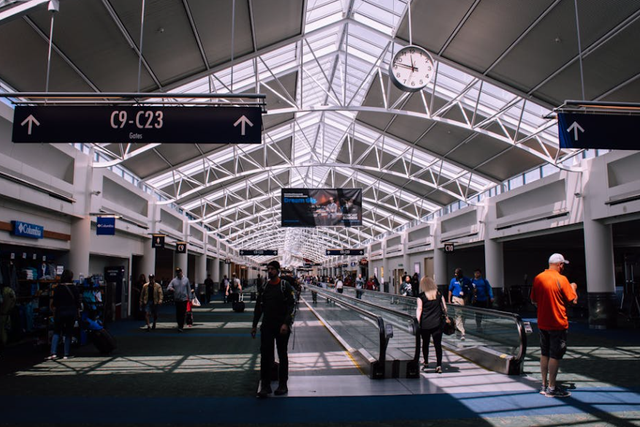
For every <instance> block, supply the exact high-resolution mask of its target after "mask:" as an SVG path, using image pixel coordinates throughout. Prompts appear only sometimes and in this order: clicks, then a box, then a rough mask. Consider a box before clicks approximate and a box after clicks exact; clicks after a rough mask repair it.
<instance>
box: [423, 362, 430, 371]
mask: <svg viewBox="0 0 640 427" xmlns="http://www.w3.org/2000/svg"><path fill="white" fill-rule="evenodd" d="M427 369H429V365H427V364H426V363H425V364H424V365H422V372H427Z"/></svg>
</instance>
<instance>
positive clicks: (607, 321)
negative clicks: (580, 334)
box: [578, 209, 616, 329]
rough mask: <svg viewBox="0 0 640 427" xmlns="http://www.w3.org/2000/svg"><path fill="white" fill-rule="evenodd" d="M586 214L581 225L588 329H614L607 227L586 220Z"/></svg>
mask: <svg viewBox="0 0 640 427" xmlns="http://www.w3.org/2000/svg"><path fill="white" fill-rule="evenodd" d="M586 213H587V209H585V219H584V223H583V224H584V249H585V261H586V264H587V292H588V304H589V327H590V328H592V329H608V328H613V327H615V326H616V303H615V299H616V294H615V290H616V288H615V283H616V282H615V268H614V263H613V235H612V233H611V225H608V224H603V223H601V222H600V221H596V220H591V219H588V218H587V215H586ZM580 285H581V284H580V283H578V286H580Z"/></svg>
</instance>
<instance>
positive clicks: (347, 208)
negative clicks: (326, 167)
mask: <svg viewBox="0 0 640 427" xmlns="http://www.w3.org/2000/svg"><path fill="white" fill-rule="evenodd" d="M280 202H281V206H282V216H281V217H282V220H281V225H282V227H357V226H360V225H362V189H361V188H283V189H282V192H281V197H280Z"/></svg>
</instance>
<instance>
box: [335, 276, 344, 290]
mask: <svg viewBox="0 0 640 427" xmlns="http://www.w3.org/2000/svg"><path fill="white" fill-rule="evenodd" d="M336 292H338V293H339V294H341V293H342V292H344V282H343V281H342V276H338V278H337V279H336Z"/></svg>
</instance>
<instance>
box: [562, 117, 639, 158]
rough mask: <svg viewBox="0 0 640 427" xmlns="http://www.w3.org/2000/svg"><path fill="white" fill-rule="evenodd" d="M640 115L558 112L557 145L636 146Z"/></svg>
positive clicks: (628, 147) (623, 148)
mask: <svg viewBox="0 0 640 427" xmlns="http://www.w3.org/2000/svg"><path fill="white" fill-rule="evenodd" d="M639 127H640V116H637V115H621V114H581V113H559V114H558V139H559V140H560V148H605V149H607V150H613V149H616V150H637V149H638V148H639V147H640V144H638V138H637V137H636V132H637V130H638V128H639Z"/></svg>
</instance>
